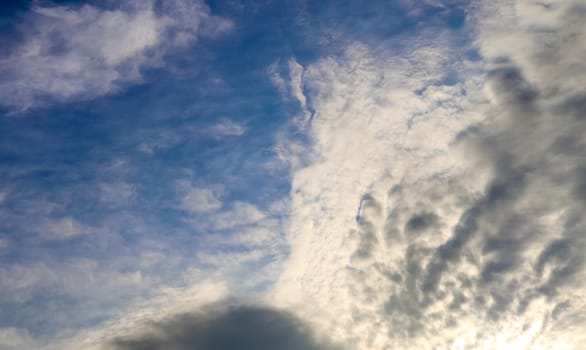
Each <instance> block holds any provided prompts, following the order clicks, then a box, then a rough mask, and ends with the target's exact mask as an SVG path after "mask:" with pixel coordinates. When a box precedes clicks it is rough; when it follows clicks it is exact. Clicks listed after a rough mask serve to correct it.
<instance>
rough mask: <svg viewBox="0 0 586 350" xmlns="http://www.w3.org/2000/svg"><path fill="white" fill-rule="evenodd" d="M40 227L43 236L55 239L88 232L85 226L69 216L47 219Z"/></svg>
mask: <svg viewBox="0 0 586 350" xmlns="http://www.w3.org/2000/svg"><path fill="white" fill-rule="evenodd" d="M40 229H41V230H42V231H43V237H44V238H47V239H56V240H64V239H70V238H73V237H77V236H81V235H84V234H87V233H89V230H88V228H87V227H85V226H84V225H82V224H80V223H79V222H78V221H77V220H75V218H73V217H71V216H67V217H62V218H59V219H48V220H47V221H45V222H44V223H43V224H42V225H41V227H40Z"/></svg>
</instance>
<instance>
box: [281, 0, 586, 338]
mask: <svg viewBox="0 0 586 350" xmlns="http://www.w3.org/2000/svg"><path fill="white" fill-rule="evenodd" d="M474 11H475V12H473V13H472V15H471V17H470V18H469V24H470V25H473V26H474V27H475V28H478V31H477V32H476V41H475V42H476V44H477V45H478V48H479V50H480V53H481V55H482V57H483V59H484V60H485V61H484V62H483V63H482V66H481V65H480V64H481V63H479V62H478V61H468V60H466V59H465V57H462V56H458V55H456V54H455V53H454V52H453V51H450V50H449V49H446V47H449V41H446V40H443V41H442V39H445V38H441V37H425V35H422V36H420V37H419V40H413V41H412V42H415V44H414V45H415V48H412V49H411V50H404V47H402V46H401V45H402V44H405V43H402V42H398V43H396V47H397V48H398V49H397V51H396V52H389V51H384V52H380V51H377V50H373V49H369V48H366V47H364V46H360V45H354V46H350V47H349V48H348V49H347V50H346V52H345V54H344V55H342V56H340V57H330V58H326V59H323V60H322V61H319V62H317V63H315V64H313V65H310V66H308V67H306V69H305V72H304V87H305V90H306V91H307V95H308V100H309V101H311V103H312V107H313V108H314V110H315V117H314V119H313V122H312V126H311V127H312V129H311V136H312V140H313V142H314V143H313V145H312V148H311V152H312V156H313V158H312V159H313V160H312V164H311V165H310V166H307V167H302V168H298V169H295V171H294V178H293V190H292V210H293V214H292V215H293V218H292V219H291V222H290V232H289V233H290V236H289V238H290V242H291V245H292V254H291V259H290V260H289V262H288V265H287V268H286V271H285V272H284V274H283V275H282V277H281V280H280V282H279V284H278V285H277V288H276V289H275V298H276V300H277V301H278V302H281V303H284V304H290V303H293V304H295V300H297V302H299V304H303V303H307V301H308V300H309V301H311V303H312V308H311V310H307V311H304V312H306V313H307V317H309V318H314V319H315V320H317V321H316V322H317V323H320V322H323V323H322V324H321V326H322V327H324V329H325V330H326V331H327V332H328V333H329V334H331V335H332V336H334V337H337V338H340V339H346V341H347V342H348V343H350V344H353V346H354V347H355V348H357V349H387V348H394V347H398V348H406V349H407V348H414V349H415V348H416V349H444V348H445V349H493V348H515V349H525V348H526V349H539V348H556V349H564V348H566V349H576V348H578V347H579V346H580V344H584V342H585V341H586V339H584V336H583V334H582V333H581V332H580V331H579V330H580V329H583V328H584V327H585V326H586V324H585V321H584V319H583V317H582V316H581V315H583V314H584V312H585V311H586V303H585V301H584V297H583V294H584V290H585V288H586V286H585V285H584V282H583V281H584V277H585V276H584V275H585V273H584V271H585V270H584V266H583V264H584V253H583V252H584V245H585V243H586V238H585V237H584V230H585V229H586V222H584V219H583V215H582V214H581V213H583V212H584V209H585V208H584V205H585V202H584V169H585V168H586V167H585V166H586V163H585V160H584V157H583V155H584V154H585V152H586V149H585V147H586V143H585V142H584V135H585V132H586V124H585V123H584V116H585V115H586V108H585V106H586V104H584V101H585V100H584V96H586V95H585V92H586V91H585V89H584V86H583V84H582V83H581V81H583V75H584V74H585V72H586V67H585V65H584V62H585V58H586V51H585V46H584V42H585V41H584V36H585V35H586V31H585V28H584V26H583V25H581V24H580V20H579V18H582V17H583V15H584V11H585V7H584V5H583V4H580V3H579V2H577V1H575V2H555V3H554V2H552V3H548V4H543V3H541V2H533V1H518V2H517V3H514V4H511V3H508V2H505V3H499V4H495V3H491V4H487V6H486V7H478V8H475V9H474ZM402 49H403V50H402ZM442 65H443V67H442ZM449 71H457V72H458V73H459V74H460V75H459V77H458V81H459V82H458V83H456V84H450V83H448V82H447V80H446V78H445V74H447V72H449ZM357 211H358V214H357ZM318 310H319V311H318ZM322 318H323V319H322ZM324 319H325V321H323V320H324Z"/></svg>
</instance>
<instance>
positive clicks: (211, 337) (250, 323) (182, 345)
mask: <svg viewBox="0 0 586 350" xmlns="http://www.w3.org/2000/svg"><path fill="white" fill-rule="evenodd" d="M107 349H109V350H188V349H189V350H234V349H240V350H274V349H281V350H334V349H338V348H335V347H334V346H333V345H330V344H326V343H325V342H324V341H321V340H318V339H317V338H316V337H315V335H314V333H313V332H312V331H311V330H310V328H309V326H308V325H306V324H304V323H303V322H302V321H301V320H299V319H298V318H296V317H295V316H294V315H292V314H290V313H288V312H285V311H282V310H277V309H273V308H270V307H266V306H250V305H248V306H246V305H244V306H243V305H238V306H226V305H219V304H216V305H209V306H205V307H203V308H201V309H200V310H197V311H194V312H191V313H185V314H180V315H176V316H173V317H171V318H170V319H167V320H165V321H162V322H156V323H155V322H153V323H151V324H150V325H149V326H148V327H146V328H145V329H144V330H143V333H140V334H135V335H131V336H128V337H124V338H117V339H114V340H113V341H111V342H110V344H109V345H108V347H107Z"/></svg>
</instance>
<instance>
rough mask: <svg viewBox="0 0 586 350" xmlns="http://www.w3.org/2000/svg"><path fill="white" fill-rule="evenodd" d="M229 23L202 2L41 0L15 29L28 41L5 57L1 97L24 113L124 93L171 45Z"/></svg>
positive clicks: (217, 31) (215, 32) (180, 44)
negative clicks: (60, 2) (46, 0)
mask: <svg viewBox="0 0 586 350" xmlns="http://www.w3.org/2000/svg"><path fill="white" fill-rule="evenodd" d="M230 26H231V24H230V22H228V21H226V20H224V19H221V18H218V17H215V16H213V15H211V13H210V10H209V8H208V7H207V6H206V5H205V4H204V3H203V2H201V1H182V0H173V1H165V2H164V5H163V6H161V7H160V8H157V6H156V5H155V2H154V1H130V2H126V3H125V4H123V5H119V6H117V7H107V8H101V7H97V6H93V5H88V4H86V5H70V6H57V5H50V4H47V5H42V6H40V5H39V6H36V5H35V6H34V7H33V8H32V9H31V10H30V12H29V13H26V14H24V18H23V20H22V21H21V22H20V23H19V24H18V26H17V27H16V28H15V29H14V30H15V32H16V34H14V33H13V35H17V36H18V37H20V38H22V39H21V40H19V42H18V43H16V44H14V45H11V46H10V47H9V51H8V53H7V54H5V55H4V56H3V57H0V75H2V79H1V80H0V101H1V102H0V103H1V104H2V105H4V106H5V107H7V108H9V109H11V110H13V111H24V110H27V109H29V108H31V107H37V106H43V105H47V104H50V103H53V102H61V101H69V100H73V99H86V98H91V97H96V96H101V95H104V94H108V93H111V92H115V91H118V90H119V89H120V88H121V87H123V86H124V85H125V84H128V83H136V82H140V80H141V78H142V74H141V70H142V69H144V68H147V67H156V66H160V65H161V63H162V59H163V58H164V56H165V55H166V54H167V53H169V52H170V51H171V50H173V49H177V48H181V47H185V46H186V45H189V44H192V43H193V42H195V41H196V39H197V37H198V36H201V35H206V36H215V35H218V34H220V33H223V32H226V31H227V30H228V29H229V28H230Z"/></svg>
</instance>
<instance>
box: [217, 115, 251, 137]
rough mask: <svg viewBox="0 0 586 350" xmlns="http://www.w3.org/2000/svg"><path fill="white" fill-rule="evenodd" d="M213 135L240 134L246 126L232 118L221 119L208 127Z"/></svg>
mask: <svg viewBox="0 0 586 350" xmlns="http://www.w3.org/2000/svg"><path fill="white" fill-rule="evenodd" d="M210 131H211V133H212V135H214V136H215V137H222V136H240V135H242V134H244V133H245V132H246V127H245V126H244V125H242V124H239V123H236V122H234V121H232V120H227V119H225V120H222V121H220V122H219V123H217V124H215V125H214V126H212V127H211V128H210Z"/></svg>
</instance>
